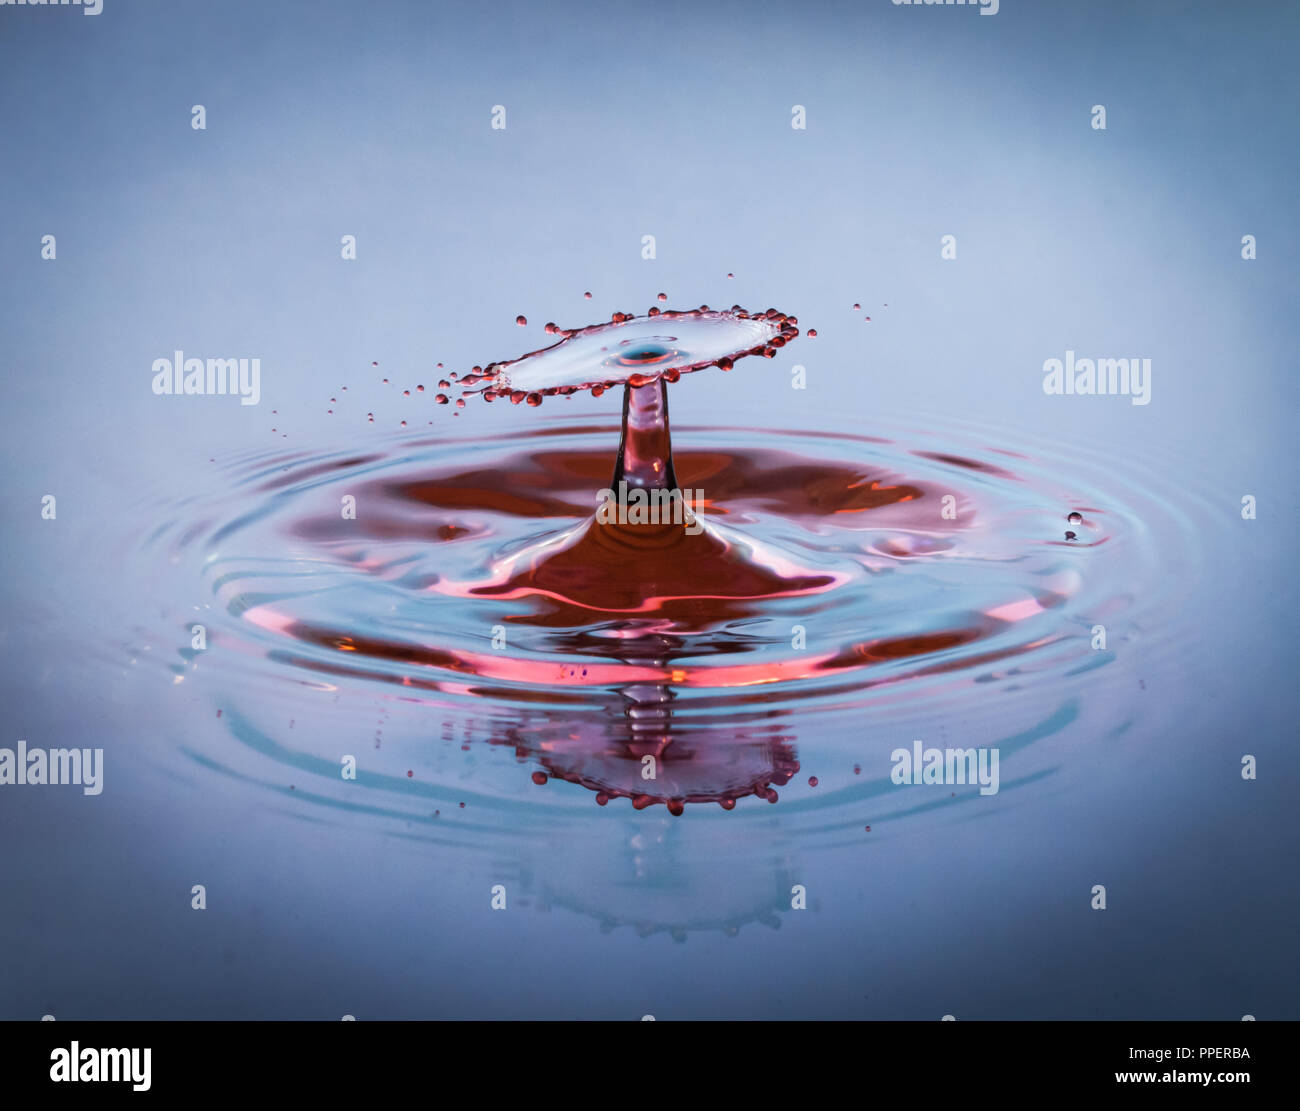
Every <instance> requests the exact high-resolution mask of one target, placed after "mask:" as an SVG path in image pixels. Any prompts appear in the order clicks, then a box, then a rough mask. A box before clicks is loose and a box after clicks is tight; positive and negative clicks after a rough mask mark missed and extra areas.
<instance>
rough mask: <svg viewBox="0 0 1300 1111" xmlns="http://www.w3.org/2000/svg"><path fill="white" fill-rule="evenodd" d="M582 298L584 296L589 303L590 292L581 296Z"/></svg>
mask: <svg viewBox="0 0 1300 1111" xmlns="http://www.w3.org/2000/svg"><path fill="white" fill-rule="evenodd" d="M583 296H584V297H585V298H586V299H587V300H588V301H590V300H591V290H588V291H587V292H586V293H584V294H583Z"/></svg>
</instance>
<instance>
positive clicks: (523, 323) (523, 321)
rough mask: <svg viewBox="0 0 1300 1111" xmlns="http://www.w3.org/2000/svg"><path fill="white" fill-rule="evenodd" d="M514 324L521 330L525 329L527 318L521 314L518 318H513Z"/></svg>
mask: <svg viewBox="0 0 1300 1111" xmlns="http://www.w3.org/2000/svg"><path fill="white" fill-rule="evenodd" d="M515 323H516V324H518V325H519V327H521V328H523V327H526V326H527V324H528V317H526V316H525V315H524V314H523V313H520V314H519V315H518V316H516V317H515Z"/></svg>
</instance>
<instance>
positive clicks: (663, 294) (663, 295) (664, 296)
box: [659, 293, 668, 301]
mask: <svg viewBox="0 0 1300 1111" xmlns="http://www.w3.org/2000/svg"><path fill="white" fill-rule="evenodd" d="M659 300H661V301H667V300H668V294H666V293H661V294H659Z"/></svg>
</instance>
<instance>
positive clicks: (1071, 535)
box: [1065, 529, 1079, 540]
mask: <svg viewBox="0 0 1300 1111" xmlns="http://www.w3.org/2000/svg"><path fill="white" fill-rule="evenodd" d="M1065 538H1066V539H1067V540H1078V539H1079V537H1078V535H1077V534H1076V533H1073V532H1071V531H1070V530H1069V529H1066V530H1065Z"/></svg>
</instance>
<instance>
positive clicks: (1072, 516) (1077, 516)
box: [1066, 513, 1083, 525]
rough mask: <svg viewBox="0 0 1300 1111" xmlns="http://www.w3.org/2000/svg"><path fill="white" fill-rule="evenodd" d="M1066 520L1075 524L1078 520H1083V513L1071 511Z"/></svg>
mask: <svg viewBox="0 0 1300 1111" xmlns="http://www.w3.org/2000/svg"><path fill="white" fill-rule="evenodd" d="M1066 520H1067V521H1069V522H1070V524H1072V525H1077V524H1079V522H1080V521H1082V520H1083V514H1082V513H1071V514H1070V515H1069V516H1068V517H1067V518H1066Z"/></svg>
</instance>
